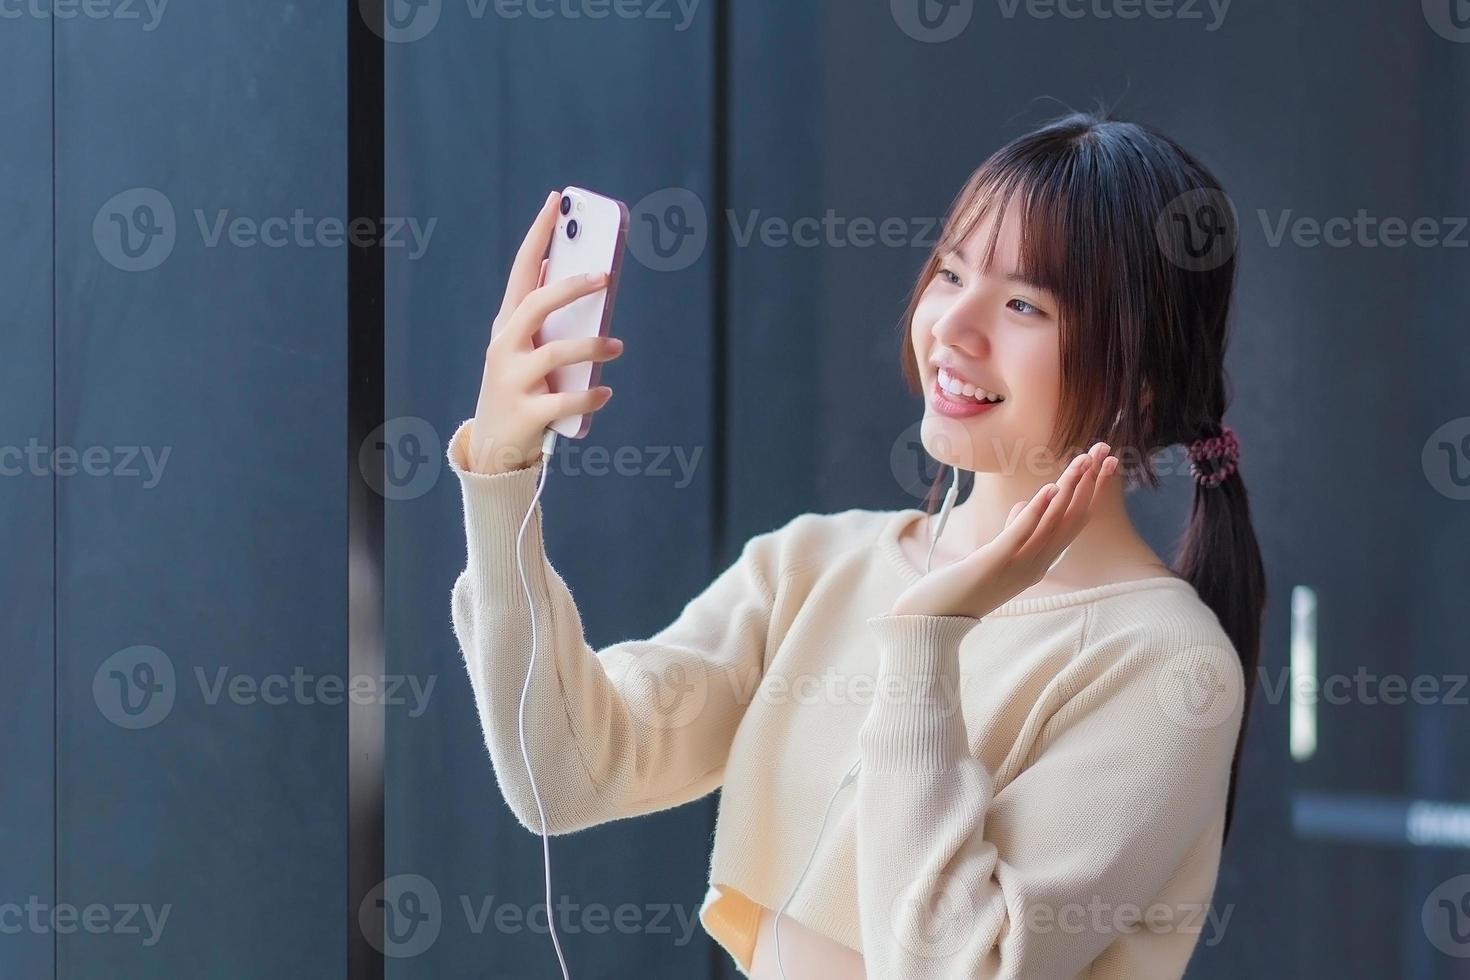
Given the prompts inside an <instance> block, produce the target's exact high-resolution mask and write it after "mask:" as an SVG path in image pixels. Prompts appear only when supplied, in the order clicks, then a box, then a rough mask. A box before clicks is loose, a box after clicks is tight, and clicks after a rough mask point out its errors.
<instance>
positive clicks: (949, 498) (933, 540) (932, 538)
mask: <svg viewBox="0 0 1470 980" xmlns="http://www.w3.org/2000/svg"><path fill="white" fill-rule="evenodd" d="M959 493H960V471H959V468H958V467H955V468H954V479H953V480H951V481H950V485H949V492H947V493H946V494H945V495H944V506H942V507H941V508H940V510H939V520H938V522H937V523H936V524H935V526H934V530H933V531H931V532H930V535H929V554H928V556H927V557H926V558H925V559H924V573H925V574H926V575H927V574H928V572H929V563H930V562H931V561H932V560H933V559H934V546H935V545H936V544H938V543H939V535H941V534H943V533H944V525H945V522H946V521H948V520H949V512H950V510H951V509H952V508H953V507H954V502H955V498H956V497H958V496H959ZM862 767H863V760H862V759H859V760H858V761H856V762H854V763H853V764H852V768H850V769H848V770H847V775H845V776H843V777H842V782H841V783H840V784H839V785H838V787H837V788H836V789H835V790H833V791H832V796H831V798H830V799H828V800H827V810H826V812H825V813H823V814H822V825H821V826H820V827H818V828H817V839H816V841H815V842H813V843H812V849H811V853H809V854H808V855H807V858H806V866H805V867H803V868H802V869H801V874H800V875H798V876H797V878H796V884H794V885H792V886H791V893H790V894H789V895H787V896H786V901H784V902H782V903H781V907H780V908H779V909H777V910H776V921H775V922H774V923H773V924H772V926H771V932H772V934H773V935H774V936H775V937H776V970H777V971H778V972H779V973H780V974H781V980H786V966H785V965H784V964H783V963H782V962H781V916H782V915H784V914H785V913H786V907H787V906H788V905H790V904H791V900H792V899H793V898H795V897H796V890H797V889H798V888H800V887H801V883H802V881H803V880H804V879H805V878H806V873H807V871H808V870H809V869H810V868H811V866H812V861H813V860H814V859H815V858H816V856H817V845H818V844H820V843H821V842H822V834H823V833H824V832H825V831H826V829H827V819H828V818H829V817H830V816H831V815H832V804H833V803H835V802H837V794H838V793H840V792H842V790H843V789H844V788H845V787H846V786H847V784H849V783H851V782H852V781H853V780H854V779H856V778H857V774H858V772H859V770H861V769H862Z"/></svg>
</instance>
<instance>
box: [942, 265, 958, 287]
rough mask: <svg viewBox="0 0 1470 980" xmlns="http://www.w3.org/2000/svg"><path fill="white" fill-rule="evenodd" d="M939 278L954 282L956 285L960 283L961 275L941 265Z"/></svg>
mask: <svg viewBox="0 0 1470 980" xmlns="http://www.w3.org/2000/svg"><path fill="white" fill-rule="evenodd" d="M946 277H948V278H946ZM939 278H941V279H944V280H945V281H946V282H949V283H952V284H953V285H956V286H958V285H959V284H960V277H959V276H957V275H955V274H954V273H953V272H951V271H949V270H948V269H946V268H943V267H941V268H940V270H939Z"/></svg>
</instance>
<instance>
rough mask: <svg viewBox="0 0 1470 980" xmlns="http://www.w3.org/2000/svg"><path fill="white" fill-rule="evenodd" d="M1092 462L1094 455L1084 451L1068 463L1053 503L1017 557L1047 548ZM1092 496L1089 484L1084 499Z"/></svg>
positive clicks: (1029, 556)
mask: <svg viewBox="0 0 1470 980" xmlns="http://www.w3.org/2000/svg"><path fill="white" fill-rule="evenodd" d="M1091 464H1092V457H1091V456H1090V455H1089V454H1087V453H1082V454H1080V455H1078V456H1077V457H1076V458H1074V459H1073V460H1072V462H1071V463H1069V464H1068V465H1067V468H1066V469H1065V470H1064V471H1063V472H1062V476H1061V478H1060V479H1059V480H1057V493H1056V496H1054V497H1053V498H1052V499H1051V503H1050V504H1049V505H1048V506H1047V508H1046V512H1045V513H1044V514H1042V515H1041V520H1040V522H1039V523H1038V524H1037V527H1036V530H1035V533H1033V534H1032V535H1031V537H1030V539H1028V540H1027V541H1026V542H1025V543H1024V544H1022V545H1021V546H1020V547H1019V548H1018V549H1017V551H1016V558H1017V559H1021V560H1026V559H1030V558H1035V557H1037V556H1038V555H1040V554H1041V553H1042V552H1044V551H1045V550H1046V549H1047V546H1048V544H1049V543H1050V542H1051V540H1052V539H1053V538H1054V536H1055V535H1056V532H1057V530H1058V528H1059V527H1060V526H1061V525H1062V522H1063V520H1064V519H1065V518H1066V515H1067V514H1068V513H1069V512H1070V511H1069V508H1070V506H1071V503H1072V500H1073V498H1074V497H1075V496H1076V494H1077V489H1078V487H1079V486H1080V485H1081V484H1082V482H1083V480H1084V479H1085V478H1086V476H1087V473H1088V471H1089V470H1090V469H1091ZM1091 496H1092V490H1091V487H1090V486H1089V487H1088V490H1087V494H1086V496H1085V498H1084V499H1088V500H1090V499H1091ZM1059 550H1060V549H1059Z"/></svg>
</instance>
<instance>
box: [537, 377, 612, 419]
mask: <svg viewBox="0 0 1470 980" xmlns="http://www.w3.org/2000/svg"><path fill="white" fill-rule="evenodd" d="M611 397H612V389H611V388H609V387H607V386H606V385H599V386H598V387H596V388H587V389H584V390H582V391H557V392H552V393H550V394H546V395H537V396H536V397H535V398H534V399H533V400H532V402H533V404H534V405H535V406H536V409H537V411H538V413H539V414H540V417H541V419H542V420H543V422H544V423H545V424H547V425H549V424H551V423H552V422H555V421H556V420H557V419H564V418H570V417H571V416H573V415H585V414H587V413H588V412H595V411H597V410H598V409H599V408H601V407H602V406H604V405H606V404H607V400H608V399H609V398H611Z"/></svg>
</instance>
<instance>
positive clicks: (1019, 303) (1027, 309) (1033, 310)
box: [1006, 299, 1041, 314]
mask: <svg viewBox="0 0 1470 980" xmlns="http://www.w3.org/2000/svg"><path fill="white" fill-rule="evenodd" d="M1006 305H1007V306H1009V307H1011V308H1012V309H1015V308H1016V307H1017V306H1024V307H1025V309H1024V310H1021V309H1017V310H1016V312H1017V313H1026V314H1031V313H1040V312H1041V310H1040V309H1039V308H1038V307H1035V306H1032V305H1031V304H1030V303H1028V302H1026V301H1025V300H1024V299H1013V300H1011V301H1010V302H1009V303H1007V304H1006Z"/></svg>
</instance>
